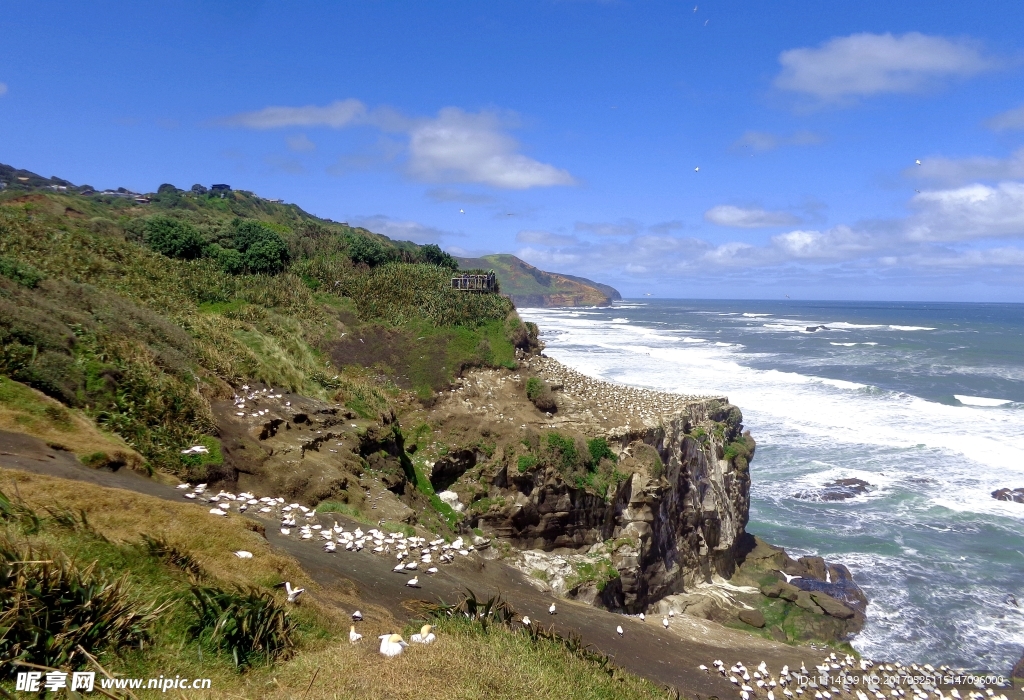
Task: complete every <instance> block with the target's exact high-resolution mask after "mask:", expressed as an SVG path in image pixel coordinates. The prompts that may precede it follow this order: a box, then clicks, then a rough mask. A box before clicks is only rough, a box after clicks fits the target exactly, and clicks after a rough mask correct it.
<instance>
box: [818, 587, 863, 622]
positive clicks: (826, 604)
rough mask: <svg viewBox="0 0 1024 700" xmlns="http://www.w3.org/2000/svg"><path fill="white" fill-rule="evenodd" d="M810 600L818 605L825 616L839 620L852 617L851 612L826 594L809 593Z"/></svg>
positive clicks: (852, 613)
mask: <svg viewBox="0 0 1024 700" xmlns="http://www.w3.org/2000/svg"><path fill="white" fill-rule="evenodd" d="M811 599H812V600H813V601H814V602H815V603H817V604H818V607H820V608H821V609H822V610H824V611H825V614H826V615H831V616H832V617H838V618H839V619H840V620H849V619H850V618H851V617H853V615H854V612H853V611H852V610H850V609H849V608H848V607H846V606H845V605H843V604H842V603H840V602H839V601H838V600H836V599H835V598H833V597H832V596H830V595H828V594H827V593H821V592H820V591H814V592H813V593H811Z"/></svg>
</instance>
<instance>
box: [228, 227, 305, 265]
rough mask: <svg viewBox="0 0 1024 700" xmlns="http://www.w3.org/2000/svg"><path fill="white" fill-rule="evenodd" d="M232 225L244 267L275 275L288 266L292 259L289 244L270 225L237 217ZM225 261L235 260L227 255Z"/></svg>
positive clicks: (236, 245)
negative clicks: (229, 258)
mask: <svg viewBox="0 0 1024 700" xmlns="http://www.w3.org/2000/svg"><path fill="white" fill-rule="evenodd" d="M231 226H232V228H233V229H234V232H233V234H232V240H233V241H234V244H235V250H236V251H237V252H238V254H239V255H240V257H241V262H242V268H243V269H245V270H248V271H249V272H251V273H254V274H261V275H275V274H277V273H279V272H281V271H283V270H284V269H285V267H287V266H288V262H289V260H290V259H291V256H290V254H289V252H288V245H287V244H286V243H285V242H284V239H283V238H281V235H280V234H279V233H277V232H276V231H274V230H273V229H272V228H270V227H269V226H268V225H266V224H264V223H262V222H259V221H255V220H253V219H235V220H234V221H232V222H231ZM225 262H226V263H229V264H230V263H231V262H233V260H228V259H227V257H225ZM223 265H224V263H222V266H223Z"/></svg>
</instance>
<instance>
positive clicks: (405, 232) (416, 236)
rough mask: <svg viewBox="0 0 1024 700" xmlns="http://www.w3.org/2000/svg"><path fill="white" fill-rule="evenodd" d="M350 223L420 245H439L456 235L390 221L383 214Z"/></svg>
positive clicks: (408, 222)
mask: <svg viewBox="0 0 1024 700" xmlns="http://www.w3.org/2000/svg"><path fill="white" fill-rule="evenodd" d="M352 223H353V225H355V226H362V227H363V228H365V229H367V230H370V231H373V232H374V233H382V234H384V235H385V236H387V237H388V238H391V239H394V240H396V241H412V242H413V243H419V244H421V245H423V244H426V243H439V242H440V241H441V239H442V238H443V237H446V236H453V235H458V234H453V233H451V232H450V231H443V230H441V229H439V228H434V227H433V226H426V225H424V224H421V223H419V222H417V221H402V220H400V219H392V218H391V217H390V216H384V215H383V214H377V215H376V216H365V217H361V218H357V219H355V220H354V221H353V222H352Z"/></svg>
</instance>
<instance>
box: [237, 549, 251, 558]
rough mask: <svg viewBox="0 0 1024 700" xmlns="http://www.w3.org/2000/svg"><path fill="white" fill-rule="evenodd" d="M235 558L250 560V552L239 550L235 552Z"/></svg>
mask: <svg viewBox="0 0 1024 700" xmlns="http://www.w3.org/2000/svg"><path fill="white" fill-rule="evenodd" d="M235 556H236V557H238V558H239V559H252V552H247V551H245V550H244V549H240V550H238V551H237V552H235Z"/></svg>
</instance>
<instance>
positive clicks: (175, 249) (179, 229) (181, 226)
mask: <svg viewBox="0 0 1024 700" xmlns="http://www.w3.org/2000/svg"><path fill="white" fill-rule="evenodd" d="M146 244H147V245H148V246H149V247H150V248H152V249H153V250H155V251H157V252H158V253H163V254H164V255H166V256H167V257H169V258H179V259H181V260H193V259H195V258H198V257H200V256H202V254H203V246H204V241H203V237H202V236H201V235H200V234H199V231H197V230H196V229H195V228H193V227H192V226H191V225H189V224H187V223H185V222H184V221H178V220H177V219H171V218H169V217H166V216H154V217H153V218H151V219H149V220H148V221H146Z"/></svg>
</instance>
